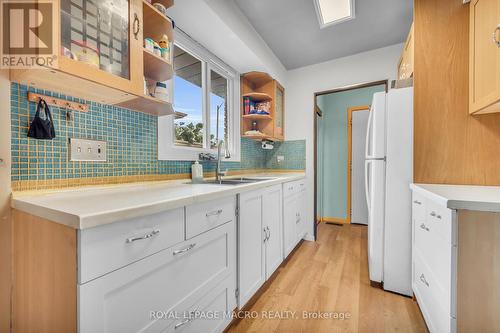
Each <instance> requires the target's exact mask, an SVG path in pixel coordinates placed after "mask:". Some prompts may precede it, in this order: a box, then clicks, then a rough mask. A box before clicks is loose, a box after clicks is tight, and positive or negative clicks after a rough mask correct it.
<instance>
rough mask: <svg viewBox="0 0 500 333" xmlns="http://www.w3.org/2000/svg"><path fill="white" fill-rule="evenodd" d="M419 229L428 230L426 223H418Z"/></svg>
mask: <svg viewBox="0 0 500 333" xmlns="http://www.w3.org/2000/svg"><path fill="white" fill-rule="evenodd" d="M420 229H424V230H425V231H430V230H429V228H428V227H426V225H425V224H423V223H422V224H421V225H420Z"/></svg>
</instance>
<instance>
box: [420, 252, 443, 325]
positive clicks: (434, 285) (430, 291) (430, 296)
mask: <svg viewBox="0 0 500 333" xmlns="http://www.w3.org/2000/svg"><path fill="white" fill-rule="evenodd" d="M413 274H414V276H413V287H414V289H417V290H418V293H419V294H420V297H421V299H420V300H419V301H421V302H423V303H425V304H426V308H427V310H429V312H430V315H431V316H435V317H436V318H433V319H432V321H433V322H436V321H438V320H442V319H443V317H445V318H447V320H448V321H449V319H450V318H451V297H450V292H449V291H448V292H445V290H443V288H442V286H441V285H440V284H439V283H438V282H437V280H436V277H435V275H434V273H433V272H432V271H431V270H430V268H429V266H428V265H427V263H426V261H425V260H424V259H423V257H422V254H421V253H420V251H419V250H418V249H416V250H415V251H414V270H413ZM449 289H451V287H449ZM448 325H449V324H448ZM439 332H441V331H439Z"/></svg>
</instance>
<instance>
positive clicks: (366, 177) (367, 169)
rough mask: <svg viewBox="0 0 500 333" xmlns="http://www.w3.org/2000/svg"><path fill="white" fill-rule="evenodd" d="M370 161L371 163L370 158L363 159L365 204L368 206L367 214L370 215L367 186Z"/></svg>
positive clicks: (368, 188)
mask: <svg viewBox="0 0 500 333" xmlns="http://www.w3.org/2000/svg"><path fill="white" fill-rule="evenodd" d="M371 163H372V161H371V160H367V161H365V196H366V206H367V207H368V215H370V208H371V205H370V202H371V198H370V187H369V180H368V174H369V171H370V165H371Z"/></svg>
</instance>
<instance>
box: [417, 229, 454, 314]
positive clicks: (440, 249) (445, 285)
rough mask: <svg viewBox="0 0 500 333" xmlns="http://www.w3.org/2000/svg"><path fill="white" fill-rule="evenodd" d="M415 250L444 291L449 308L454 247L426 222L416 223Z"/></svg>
mask: <svg viewBox="0 0 500 333" xmlns="http://www.w3.org/2000/svg"><path fill="white" fill-rule="evenodd" d="M414 234H415V249H416V250H417V251H418V253H419V254H420V255H421V256H422V258H421V259H422V260H424V261H425V263H426V265H427V266H428V268H429V270H430V271H431V272H432V274H433V278H434V279H435V283H436V284H437V285H438V286H439V288H440V290H442V291H443V294H444V298H445V299H446V300H448V303H447V304H446V303H443V304H445V305H446V306H447V307H448V308H449V304H450V303H449V300H450V299H451V269H452V256H451V255H452V245H451V244H450V243H447V242H445V241H443V240H442V238H441V237H439V236H438V235H437V233H436V231H435V230H434V226H433V225H429V224H428V223H426V222H415V230H414Z"/></svg>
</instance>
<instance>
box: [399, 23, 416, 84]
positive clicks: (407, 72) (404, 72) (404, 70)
mask: <svg viewBox="0 0 500 333" xmlns="http://www.w3.org/2000/svg"><path fill="white" fill-rule="evenodd" d="M413 49H414V39H413V23H412V25H411V28H410V32H409V33H408V37H407V38H406V42H405V46H404V48H403V53H402V54H401V58H399V63H398V80H404V79H409V78H411V77H413Z"/></svg>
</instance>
